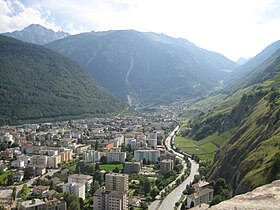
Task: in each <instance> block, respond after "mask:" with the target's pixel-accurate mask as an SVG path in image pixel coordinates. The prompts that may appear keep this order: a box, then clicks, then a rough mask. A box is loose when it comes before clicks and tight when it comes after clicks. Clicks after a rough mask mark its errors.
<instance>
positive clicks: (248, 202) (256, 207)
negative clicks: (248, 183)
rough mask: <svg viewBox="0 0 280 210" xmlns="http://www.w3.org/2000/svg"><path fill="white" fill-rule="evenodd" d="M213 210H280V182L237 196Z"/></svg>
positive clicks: (212, 209)
mask: <svg viewBox="0 0 280 210" xmlns="http://www.w3.org/2000/svg"><path fill="white" fill-rule="evenodd" d="M210 209H211V210H245V209H246V210H268V209H269V210H276V209H280V180H277V181H274V182H272V183H271V184H267V185H264V186H261V187H258V188H256V189H255V190H253V191H251V192H248V193H245V194H241V195H237V196H235V197H233V198H231V199H229V200H227V201H224V202H221V203H219V204H218V205H216V206H212V207H211V208H210Z"/></svg>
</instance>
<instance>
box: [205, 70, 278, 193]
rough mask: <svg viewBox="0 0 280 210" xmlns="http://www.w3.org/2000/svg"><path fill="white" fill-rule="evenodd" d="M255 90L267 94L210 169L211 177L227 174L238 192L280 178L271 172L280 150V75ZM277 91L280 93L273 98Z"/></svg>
mask: <svg viewBox="0 0 280 210" xmlns="http://www.w3.org/2000/svg"><path fill="white" fill-rule="evenodd" d="M272 89H274V91H273V90H272ZM255 91H267V94H265V95H264V96H263V97H262V98H261V99H260V100H259V101H258V102H257V103H256V104H254V105H253V106H252V107H250V110H251V112H250V113H249V115H248V117H245V118H244V119H243V121H242V122H241V124H240V125H239V126H238V127H237V129H236V133H235V135H234V136H233V137H232V138H231V139H230V140H229V141H228V142H226V143H225V144H224V146H223V147H222V148H221V149H220V150H219V152H218V153H217V155H216V156H215V163H214V165H213V166H212V167H211V170H210V178H217V177H225V178H226V179H227V180H228V181H229V183H230V184H231V186H232V188H233V190H234V193H236V194H239V193H243V192H246V191H248V190H251V189H254V188H256V187H258V186H260V185H263V184H266V183H268V182H270V181H272V180H274V179H277V178H280V174H271V173H270V172H271V165H272V160H273V158H274V156H275V155H276V153H277V152H279V149H280V122H279V118H280V97H279V92H280V75H278V76H276V77H274V78H273V79H272V80H269V81H266V82H264V83H263V84H261V85H260V86H259V87H258V88H257V89H255ZM277 92H278V96H276V97H275V98H274V99H272V95H273V93H277ZM251 94H252V95H254V93H251ZM277 97H278V98H277ZM228 171H231V173H228Z"/></svg>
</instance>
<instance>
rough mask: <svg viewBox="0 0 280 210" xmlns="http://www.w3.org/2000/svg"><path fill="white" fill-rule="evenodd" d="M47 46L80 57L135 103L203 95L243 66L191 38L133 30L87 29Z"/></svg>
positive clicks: (106, 84)
mask: <svg viewBox="0 0 280 210" xmlns="http://www.w3.org/2000/svg"><path fill="white" fill-rule="evenodd" d="M46 47H48V48H51V49H53V50H55V51H57V52H59V53H62V54H63V55H65V56H67V57H69V58H71V59H73V60H75V61H77V62H79V63H80V64H81V65H83V66H84V67H85V68H87V70H88V71H89V72H90V73H91V74H92V75H93V76H94V78H95V79H96V80H97V81H98V82H99V83H101V84H102V85H103V86H104V87H106V88H107V89H108V90H110V91H111V92H112V93H114V94H115V95H117V96H119V97H121V98H122V99H125V100H128V102H129V103H130V104H134V105H137V104H140V103H144V104H145V103H152V102H155V103H157V102H158V103H160V102H170V101H174V100H176V99H178V98H182V97H183V98H186V97H197V96H199V95H201V94H203V93H206V92H207V91H209V90H211V89H213V88H214V87H216V86H217V85H218V84H219V82H220V81H221V80H223V79H224V78H225V77H226V76H227V75H228V72H229V71H231V70H232V69H234V68H235V67H236V66H237V64H236V63H234V62H233V61H230V60H229V59H227V58H226V57H224V56H222V55H221V54H218V53H215V52H210V51H207V50H205V49H202V48H199V47H197V46H196V45H194V44H193V43H191V42H189V41H187V40H184V39H176V38H172V37H169V36H166V35H164V34H156V33H142V32H137V31H133V30H120V31H105V32H90V33H82V34H78V35H74V36H69V37H67V38H64V39H61V40H57V41H54V42H51V43H49V44H47V45H46Z"/></svg>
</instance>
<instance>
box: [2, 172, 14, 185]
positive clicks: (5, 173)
mask: <svg viewBox="0 0 280 210" xmlns="http://www.w3.org/2000/svg"><path fill="white" fill-rule="evenodd" d="M11 173H12V172H11V171H5V172H3V173H1V174H0V185H1V186H4V185H6V183H7V180H8V176H9V175H10V174H11Z"/></svg>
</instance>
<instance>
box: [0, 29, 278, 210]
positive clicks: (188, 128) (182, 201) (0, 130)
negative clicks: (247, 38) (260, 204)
mask: <svg viewBox="0 0 280 210" xmlns="http://www.w3.org/2000/svg"><path fill="white" fill-rule="evenodd" d="M30 34H32V36H31V35H30ZM12 37H14V38H12ZM18 39H20V40H18ZM0 46H1V48H0V55H1V56H0V93H1V97H0V107H1V108H0V126H1V127H0V161H1V167H0V185H1V187H0V189H1V193H0V207H1V208H2V206H3V209H4V207H5V208H6V206H8V209H13V208H17V207H18V208H19V209H29V208H31V206H32V205H35V204H36V205H37V206H39V207H40V208H41V207H42V208H43V207H45V206H48V205H50V206H52V207H53V208H58V207H59V206H61V208H62V210H64V209H65V210H66V209H69V210H79V209H84V210H87V209H93V208H94V209H106V210H107V209H114V207H112V206H110V207H108V206H109V205H113V204H112V203H114V202H116V203H114V205H117V206H118V207H116V209H136V210H140V209H159V210H161V209H162V210H164V209H173V208H174V209H187V208H190V207H195V206H200V205H204V206H205V205H206V206H207V208H208V207H211V206H214V208H215V205H217V204H219V203H221V202H223V201H224V200H228V199H230V198H231V197H234V196H236V195H239V194H243V193H247V192H249V191H252V190H254V189H256V188H258V187H260V186H263V185H266V184H269V183H271V182H273V181H275V180H278V179H280V45H279V41H276V42H274V43H272V44H270V45H269V46H267V47H266V48H264V49H263V50H262V51H261V52H260V53H259V54H257V55H256V56H255V57H252V58H250V59H248V60H246V59H245V60H244V59H240V63H241V64H238V63H236V62H234V61H231V60H230V59H228V58H226V57H225V56H223V55H222V54H219V53H216V52H213V51H209V50H206V49H204V48H201V47H199V46H197V45H195V44H194V43H192V42H190V41H188V40H187V39H182V38H173V37H171V36H167V35H165V34H162V33H153V32H140V31H136V30H110V31H98V32H96V31H91V32H83V33H78V34H75V35H70V34H68V33H65V32H54V31H52V30H50V29H47V28H44V27H42V26H40V25H36V24H33V25H31V26H29V27H26V28H24V29H23V30H22V31H15V32H11V33H4V34H3V35H0ZM116 180H117V181H116ZM275 183H276V182H275ZM116 197H117V198H118V199H117V201H116V200H114V198H116ZM233 200H235V199H233ZM34 202H35V203H34ZM229 202H230V201H229ZM105 203H106V205H108V206H106V207H105V206H102V207H100V205H103V204H104V205H105ZM248 205H249V204H248ZM217 206H219V205H217ZM211 208H213V207H211Z"/></svg>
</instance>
